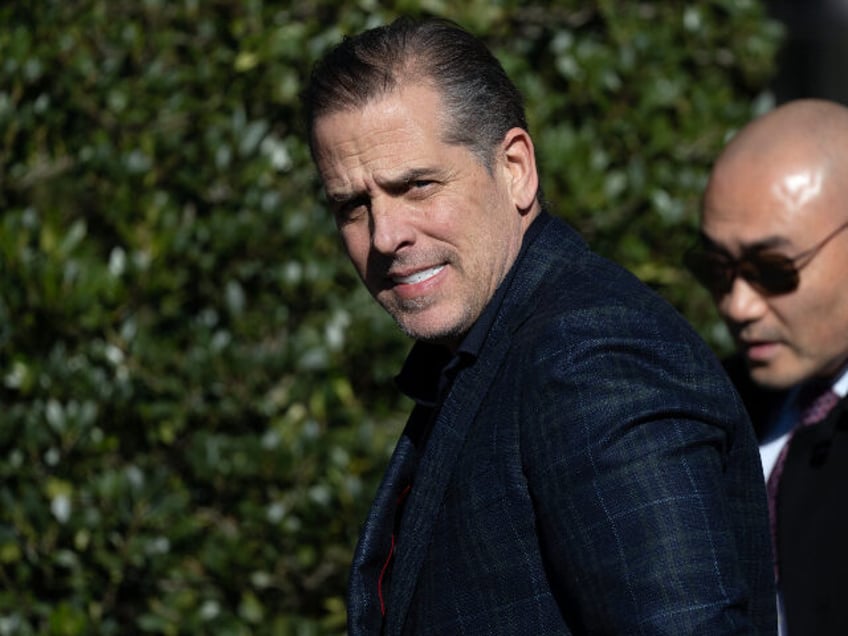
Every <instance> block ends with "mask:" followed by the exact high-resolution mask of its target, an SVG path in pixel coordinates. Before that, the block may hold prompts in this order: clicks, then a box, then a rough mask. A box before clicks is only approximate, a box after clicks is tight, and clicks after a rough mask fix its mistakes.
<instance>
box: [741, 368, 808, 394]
mask: <svg viewBox="0 0 848 636" xmlns="http://www.w3.org/2000/svg"><path fill="white" fill-rule="evenodd" d="M749 371H750V374H751V379H752V380H753V381H754V383H755V384H757V385H759V386H761V387H763V388H765V389H771V390H773V391H784V390H786V389H789V388H791V387H793V386H795V385H796V384H798V383H799V382H803V381H804V380H806V379H807V376H805V375H804V373H803V372H801V371H800V370H795V371H793V370H792V369H780V368H771V367H769V366H763V367H757V366H752V367H750V368H749Z"/></svg>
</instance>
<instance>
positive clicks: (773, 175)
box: [701, 100, 848, 388]
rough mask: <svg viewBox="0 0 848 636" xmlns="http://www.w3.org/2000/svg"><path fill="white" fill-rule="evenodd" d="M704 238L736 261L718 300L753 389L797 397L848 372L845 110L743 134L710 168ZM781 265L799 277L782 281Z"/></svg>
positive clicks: (768, 121) (771, 116)
mask: <svg viewBox="0 0 848 636" xmlns="http://www.w3.org/2000/svg"><path fill="white" fill-rule="evenodd" d="M701 231H702V236H703V240H704V244H705V247H707V249H708V251H709V252H710V253H712V254H714V255H718V256H717V257H716V258H718V260H717V261H716V260H713V261H712V262H713V263H716V262H721V263H725V264H727V263H729V264H730V265H729V266H728V265H721V266H720V268H724V269H723V270H721V269H719V270H716V271H717V272H718V271H724V272H725V273H724V274H721V275H722V276H726V275H728V274H727V272H730V273H729V276H730V277H731V278H729V279H726V280H729V287H728V285H726V284H723V285H720V286H719V285H717V286H714V288H713V292H714V298H715V301H716V306H717V308H718V310H719V313H720V314H721V316H722V317H723V318H724V320H725V322H726V323H727V325H728V327H729V329H730V332H731V334H732V335H733V336H734V338H735V340H736V342H737V345H738V346H739V348H740V350H741V352H742V353H743V355H744V356H745V358H746V361H747V363H748V368H749V370H750V372H751V377H752V379H754V381H756V382H758V383H760V384H763V385H766V386H770V387H773V388H788V387H790V386H792V385H794V384H797V383H799V382H803V381H805V380H807V379H809V378H811V377H814V376H827V375H831V374H833V373H835V372H837V371H838V370H839V369H841V368H843V367H844V366H845V365H846V364H848V288H846V286H845V283H844V278H845V273H846V272H848V108H846V107H844V106H841V105H839V104H835V103H832V102H826V101H822V100H799V101H795V102H791V103H789V104H786V105H784V106H781V107H780V108H777V109H775V110H774V111H772V112H770V113H768V114H766V115H764V116H762V117H760V118H758V119H756V120H754V121H753V122H751V123H750V124H749V125H748V126H746V127H745V128H743V129H742V130H741V131H740V132H739V133H738V134H737V135H736V136H735V137H734V138H733V140H732V141H731V142H730V143H729V144H728V145H727V147H726V148H725V150H724V151H723V152H722V154H721V155H720V156H719V158H718V160H717V161H716V164H715V166H714V168H713V172H712V174H711V176H710V181H709V183H708V186H707V189H706V191H705V193H704V204H703V210H702V218H701ZM776 262H780V263H783V265H781V267H784V268H788V270H789V271H790V273H791V272H793V271H794V274H792V275H793V276H795V275H797V277H796V278H795V279H794V280H793V281H792V282H789V283H787V282H785V281H786V280H787V279H786V277H785V276H784V277H783V279H782V281H783V282H781V283H775V276H774V275H773V274H772V273H771V272H772V271H773V270H770V269H769V268H771V267H773V264H774V263H776ZM763 272H765V274H763ZM737 274H738V275H737ZM717 275H718V274H717ZM778 276H782V274H778ZM764 281H765V282H764Z"/></svg>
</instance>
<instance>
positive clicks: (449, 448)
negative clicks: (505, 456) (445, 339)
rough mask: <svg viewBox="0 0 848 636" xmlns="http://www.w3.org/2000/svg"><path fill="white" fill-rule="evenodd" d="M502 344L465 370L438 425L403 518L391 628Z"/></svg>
mask: <svg viewBox="0 0 848 636" xmlns="http://www.w3.org/2000/svg"><path fill="white" fill-rule="evenodd" d="M490 340H491V339H490ZM497 345H498V346H497V350H498V351H497V352H490V354H489V355H488V356H487V358H488V359H487V360H486V361H485V363H483V362H484V361H483V360H482V356H481V360H479V361H478V364H475V365H474V366H472V367H471V368H470V369H467V370H466V371H464V372H463V373H461V374H460V375H459V377H458V378H457V380H456V383H455V384H454V386H453V388H452V389H451V391H450V393H449V394H448V397H447V398H446V399H445V402H444V404H443V405H442V408H441V410H440V412H439V416H438V418H437V420H436V423H435V425H434V426H433V431H432V433H431V434H430V439H429V441H428V442H427V447H426V449H425V451H424V456H423V457H422V458H421V463H420V465H419V467H418V471H417V472H416V475H415V482H414V484H413V487H412V491H411V492H410V494H409V498H408V499H407V501H406V504H405V506H406V507H405V509H404V513H403V517H402V521H401V526H400V532H399V536H400V540H399V542H398V546H397V552H396V554H395V563H394V566H393V571H392V581H391V585H390V586H389V591H388V602H387V608H388V610H387V617H386V619H387V624H386V633H387V634H399V633H401V631H402V628H403V622H404V619H405V618H406V613H407V610H408V608H409V602H410V600H411V599H412V595H413V593H414V591H415V583H416V581H417V579H418V573H419V571H420V570H421V565H422V563H423V561H424V556H425V554H426V552H427V545H428V544H429V542H430V536H431V535H432V530H433V524H434V523H435V521H436V518H437V516H438V514H439V507H440V505H441V503H442V500H443V498H444V494H445V491H446V489H447V486H448V483H449V481H450V478H451V474H452V473H453V470H454V467H455V465H456V462H457V458H458V457H459V454H460V449H461V448H462V445H463V443H464V441H465V437H466V434H467V433H468V428H469V426H470V424H471V422H472V421H473V420H474V416H475V414H476V412H477V410H478V409H479V407H480V403H479V402H475V403H473V404H469V403H468V396H469V395H475V396H483V395H485V393H486V389H487V388H488V386H489V385H490V384H491V382H492V380H493V378H494V376H495V373H496V371H497V368H498V367H499V366H500V362H501V360H502V358H503V354H504V352H505V351H506V349H507V347H508V342H507V339H506V338H498V339H497ZM493 354H496V355H493Z"/></svg>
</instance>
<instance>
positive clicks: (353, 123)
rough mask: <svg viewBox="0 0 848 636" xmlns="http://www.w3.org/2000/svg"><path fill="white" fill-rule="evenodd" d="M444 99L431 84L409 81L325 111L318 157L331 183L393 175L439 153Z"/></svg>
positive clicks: (318, 129)
mask: <svg viewBox="0 0 848 636" xmlns="http://www.w3.org/2000/svg"><path fill="white" fill-rule="evenodd" d="M441 112H442V108H441V100H440V98H439V95H438V93H437V92H436V91H435V90H434V89H431V88H429V87H427V86H409V87H405V88H402V89H399V90H397V91H394V92H391V93H389V94H387V95H385V96H382V97H380V98H378V99H375V100H373V101H371V102H369V103H368V104H366V105H365V106H364V107H362V108H359V109H353V110H342V111H336V112H333V113H329V114H326V115H323V116H321V117H320V118H319V119H318V120H317V121H316V122H315V129H314V139H315V150H316V153H315V155H316V161H317V164H318V169H319V171H320V173H321V177H322V179H323V180H324V185H325V187H327V188H328V189H331V188H337V187H338V188H346V187H350V186H351V185H352V184H353V182H358V181H362V180H367V179H373V178H376V177H379V176H390V175H391V174H399V173H402V172H406V171H408V170H409V169H410V168H413V167H420V166H419V164H420V163H421V162H431V161H435V160H436V159H438V157H439V156H440V154H441V153H442V152H443V150H444V146H445V144H444V143H443V142H442V141H441V133H442V126H441Z"/></svg>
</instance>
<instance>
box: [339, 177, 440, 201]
mask: <svg viewBox="0 0 848 636" xmlns="http://www.w3.org/2000/svg"><path fill="white" fill-rule="evenodd" d="M442 172H443V171H442V170H440V169H439V168H410V169H409V170H405V171H404V172H401V173H400V174H397V175H394V176H389V177H377V179H376V181H377V183H378V185H379V186H380V187H381V188H383V189H385V190H387V191H389V192H399V191H401V190H403V189H404V188H406V187H407V186H408V185H409V184H410V183H412V182H413V181H420V180H422V179H440V178H443V176H442ZM325 194H326V196H327V199H328V200H329V201H330V202H331V203H334V204H339V205H341V204H345V203H347V202H349V201H356V200H358V199H361V198H363V197H366V198H367V197H369V196H370V195H369V194H368V192H367V191H366V190H351V191H344V190H340V191H338V192H328V191H326V190H325Z"/></svg>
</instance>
